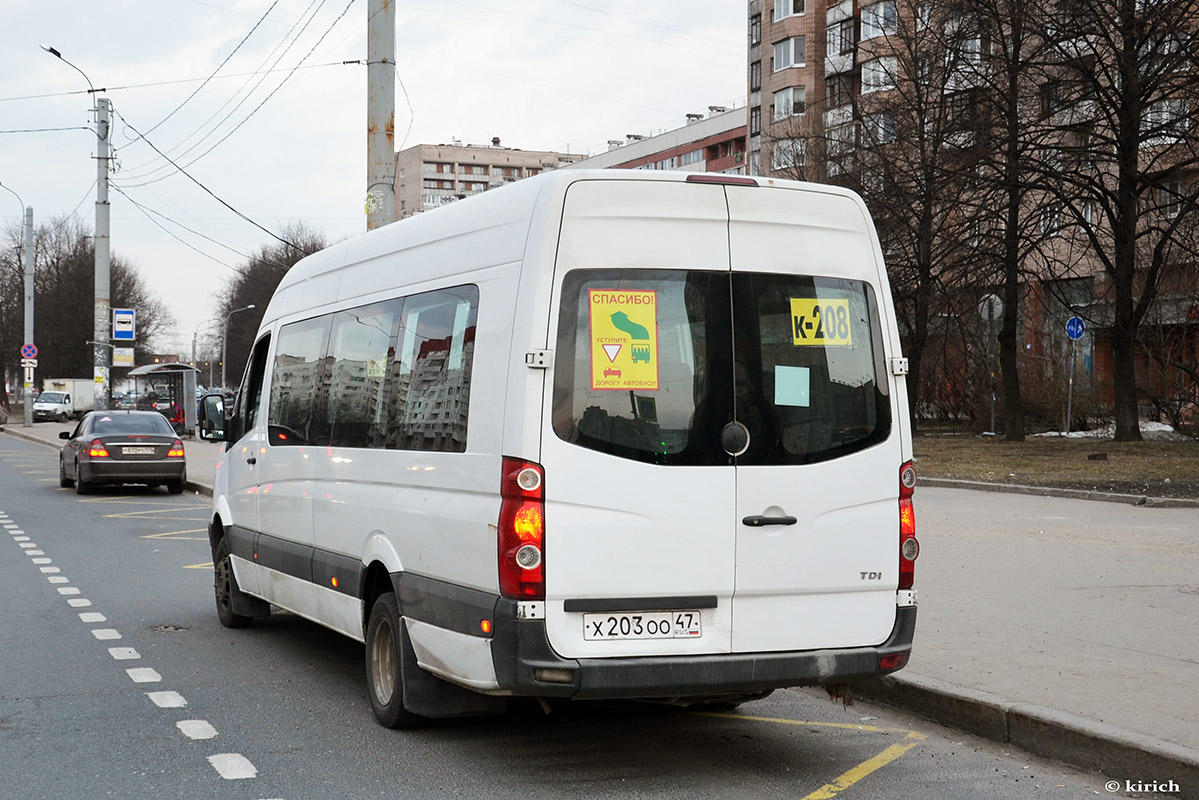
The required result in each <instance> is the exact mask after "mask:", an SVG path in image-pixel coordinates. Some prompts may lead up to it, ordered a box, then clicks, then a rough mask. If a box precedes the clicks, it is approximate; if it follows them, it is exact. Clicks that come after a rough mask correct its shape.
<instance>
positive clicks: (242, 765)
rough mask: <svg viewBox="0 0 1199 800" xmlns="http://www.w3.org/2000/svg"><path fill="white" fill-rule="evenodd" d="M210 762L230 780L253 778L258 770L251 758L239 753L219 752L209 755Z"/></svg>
mask: <svg viewBox="0 0 1199 800" xmlns="http://www.w3.org/2000/svg"><path fill="white" fill-rule="evenodd" d="M208 763H209V764H212V766H213V768H214V769H215V770H216V771H217V772H219V773H220V775H221V777H222V778H225V779H226V780H230V781H236V780H242V779H243V778H253V777H255V776H256V775H257V774H258V770H257V769H256V768H255V767H254V765H253V764H251V763H250V761H249V759H247V758H246V757H245V756H243V755H240V754H238V753H218V754H216V755H215V756H209V757H208Z"/></svg>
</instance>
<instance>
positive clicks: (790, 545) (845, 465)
mask: <svg viewBox="0 0 1199 800" xmlns="http://www.w3.org/2000/svg"><path fill="white" fill-rule="evenodd" d="M728 199H729V200H728V201H729V217H730V224H729V238H730V253H731V260H732V269H733V271H734V272H737V271H747V272H772V273H793V274H804V273H806V274H815V275H826V276H834V277H844V278H851V279H855V280H860V281H864V282H866V283H867V284H869V285H870V286H871V287H872V288H873V289H874V291H875V294H876V296H878V297H879V305H880V314H881V315H883V316H884V320H885V322H884V325H883V328H884V330H887V331H896V330H897V329H898V326H897V325H895V324H894V321H893V318H891V314H892V313H893V312H892V310H891V308H890V292H889V290H888V289H887V286H888V282H887V276H886V274H885V271H884V270H883V268H882V261H881V260H879V259H876V257H875V251H874V237H873V235H872V233H873V229H872V227H871V225H870V221H869V215H868V214H867V213H866V210H865V208H864V207H863V206H862V205H861V203H860V201H855V199H854V198H852V197H849V196H844V195H840V196H838V195H834V194H828V193H822V192H817V191H804V192H800V191H783V192H764V191H761V187H740V186H731V187H729V191H728ZM800 221H802V222H800ZM884 295H885V300H884V299H883V298H882V296H884ZM887 344H889V345H891V346H892V347H894V346H895V344H896V343H895V342H894V341H890V342H887ZM893 352H898V350H897V349H896V350H894V351H893ZM878 379H879V380H882V381H887V382H888V383H889V394H890V396H891V397H892V398H894V397H895V396H896V395H897V394H900V393H901V392H900V387H899V386H898V384H897V381H896V378H895V376H893V375H891V374H890V371H889V370H886V369H881V370H879V375H878ZM906 424H907V421H906V419H903V418H902V416H901V414H900V412H899V409H898V408H897V407H896V406H895V405H894V403H892V426H893V430H892V435H891V436H890V438H888V439H887V440H886V441H884V442H882V443H880V444H877V445H875V446H873V447H870V448H868V449H866V450H863V451H860V452H857V453H853V454H851V455H847V456H843V457H841V458H835V459H832V460H831V461H824V462H821V463H818V464H809V465H802V466H769V467H763V466H739V467H738V468H737V491H736V495H737V519H738V520H741V519H743V518H745V517H748V516H751V515H755V514H765V513H768V509H777V510H776V511H774V512H771V513H775V514H778V513H781V514H785V515H790V516H794V517H796V518H798V522H797V523H796V524H794V525H791V526H787V527H780V526H768V527H760V528H755V527H749V526H746V525H743V524H739V525H738V531H737V554H736V564H737V591H736V596H735V597H734V598H733V618H734V620H735V626H734V634H733V649H734V650H736V651H742V652H743V651H757V650H808V649H815V648H832V647H852V646H854V645H855V644H861V643H863V642H869V643H879V642H882V641H884V640H885V639H886V638H887V636H888V635H889V634H890V633H891V629H892V627H893V625H894V622H895V589H896V586H897V585H898V578H899V575H898V560H897V559H896V558H895V528H896V520H897V515H898V502H899V497H898V490H899V470H898V465H899V464H900V463H902V461H903V449H902V447H901V445H900V442H901V440H902V438H903V437H902V436H901V435H900V430H901V428H900V426H902V425H906ZM876 576H881V577H876Z"/></svg>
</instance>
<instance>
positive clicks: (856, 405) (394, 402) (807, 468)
mask: <svg viewBox="0 0 1199 800" xmlns="http://www.w3.org/2000/svg"><path fill="white" fill-rule="evenodd" d="M247 365H248V366H247V369H246V374H245V377H244V378H243V380H242V382H241V389H240V391H239V393H238V395H237V400H236V402H235V404H234V408H233V410H232V414H231V415H230V417H229V418H228V420H226V419H224V416H223V413H222V412H221V410H220V409H219V406H220V405H221V400H220V398H219V397H217V396H212V397H210V398H207V399H206V400H205V404H204V408H203V409H202V414H201V436H208V437H209V438H219V439H222V440H224V441H226V442H227V444H226V452H225V455H224V457H223V458H222V459H221V461H220V463H219V464H218V466H217V470H216V474H215V487H214V491H213V515H212V518H211V522H210V525H209V536H210V540H211V546H212V553H213V563H214V565H215V570H216V581H215V586H216V604H217V611H218V614H219V616H220V619H221V622H222V623H224V624H225V625H227V626H231V627H240V626H244V625H248V624H250V623H251V622H252V621H253V619H254V618H255V617H257V616H261V615H263V614H266V613H269V611H270V606H271V605H275V606H279V607H282V608H285V609H288V610H289V611H292V612H294V613H296V614H299V615H301V616H303V617H306V618H308V619H311V620H314V621H316V622H318V623H321V624H323V625H326V626H328V627H330V628H332V629H334V630H338V631H341V632H342V633H344V634H345V635H347V636H350V637H352V638H354V639H357V640H359V641H363V642H365V644H366V662H367V670H366V672H367V685H368V689H369V692H368V693H369V697H370V701H371V705H372V707H373V710H374V712H375V715H376V717H377V718H378V720H379V721H380V722H381V723H383V724H384V725H387V726H391V727H405V726H410V725H415V724H419V723H420V722H421V721H422V720H423V719H424V718H427V717H449V716H456V715H465V714H471V713H486V712H488V711H494V710H496V709H497V708H498V707H501V706H502V703H503V699H504V698H505V697H507V696H530V697H541V698H571V699H576V700H583V699H604V698H648V699H655V700H659V701H667V702H675V703H680V704H694V703H700V704H714V703H716V704H729V703H734V704H735V703H738V702H741V701H744V700H748V699H753V698H756V697H761V696H763V695H765V694H768V693H769V692H770V691H771V690H773V689H777V688H780V687H788V686H801V685H813V684H824V685H839V684H845V683H847V682H850V681H852V680H855V679H858V678H864V677H868V676H874V675H881V674H885V673H889V672H893V671H895V670H898V669H901V668H902V667H903V666H904V665H905V664H906V663H907V660H908V655H909V653H910V651H911V646H912V636H913V631H914V629H915V621H916V592H915V589H914V587H913V580H914V568H915V560H916V556H917V554H918V552H919V545H918V543H917V540H916V528H915V517H914V514H913V506H912V493H913V486H914V484H915V480H916V475H915V471H914V470H913V468H912V443H911V432H910V430H909V426H908V404H907V395H906V389H905V385H904V377H903V376H904V374H905V373H906V367H907V362H906V360H905V359H903V357H902V355H901V353H900V339H899V326H898V324H897V321H896V315H895V309H894V306H893V304H892V300H891V292H890V288H889V285H888V280H887V272H886V269H885V267H884V264H883V256H882V252H881V250H880V248H879V244H878V239H877V237H876V235H875V232H874V227H873V224H872V223H871V220H870V216H869V214H868V212H867V210H866V207H865V205H864V204H863V203H862V201H861V199H860V198H859V197H858V196H857V195H855V194H853V193H852V192H850V191H847V190H844V189H840V188H836V187H831V186H819V185H814V184H804V183H796V182H792V181H782V180H772V179H768V178H749V177H745V176H733V175H716V174H687V173H680V172H666V171H653V172H650V171H634V170H604V171H582V170H578V171H576V170H570V171H567V170H556V171H553V172H549V173H546V174H544V175H541V176H538V177H534V178H530V179H527V180H524V181H520V182H517V183H513V184H511V185H509V186H506V187H504V188H500V189H497V190H494V191H490V192H486V193H484V194H480V195H477V196H475V197H471V198H468V199H466V200H463V201H460V202H457V203H453V204H451V205H448V206H445V207H443V208H440V209H437V210H434V211H429V212H426V213H424V214H420V215H418V216H416V217H412V218H410V219H406V220H403V221H400V222H397V223H395V224H392V225H387V226H385V227H383V228H380V229H379V230H376V231H373V232H371V233H368V234H366V235H364V236H361V237H358V238H355V239H351V240H348V241H345V242H342V243H340V244H337V245H334V246H332V247H329V248H327V249H325V250H322V251H321V252H319V253H316V254H315V255H312V256H309V257H308V258H306V259H304V260H303V261H301V262H300V263H299V264H297V265H296V266H295V267H293V268H292V269H291V270H290V271H288V273H287V275H285V276H284V278H283V280H282V282H281V283H280V284H279V287H278V289H277V290H276V291H275V295H274V297H273V299H272V300H271V302H270V305H269V307H268V308H267V309H266V312H265V315H264V316H263V319H262V323H261V327H260V329H259V331H258V334H257V337H256V339H255V344H254V347H253V350H252V351H251V353H250V357H249V358H248V360H247ZM217 429H220V433H219V434H218V433H217V432H216V431H217Z"/></svg>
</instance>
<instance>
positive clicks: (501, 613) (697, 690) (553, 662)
mask: <svg viewBox="0 0 1199 800" xmlns="http://www.w3.org/2000/svg"><path fill="white" fill-rule="evenodd" d="M496 612H497V613H496V616H495V623H496V624H495V634H494V638H493V640H492V643H491V652H492V659H493V662H494V664H495V674H496V679H497V681H498V682H499V684H500V686H501V687H502V688H503V689H506V690H508V691H510V692H511V693H512V694H516V695H534V696H542V697H569V698H573V699H576V700H584V699H612V698H679V697H702V696H705V695H713V696H719V695H728V694H730V693H752V692H759V691H767V690H770V689H781V688H785V687H789V686H815V685H827V684H840V683H850V682H853V681H855V680H860V679H863V678H869V677H874V676H878V675H885V674H887V673H890V672H895V671H897V670H898V669H900V668H901V667H902V665H903V664H904V663H906V658H902V656H905V655H906V654H907V653H909V652H911V649H912V637H913V634H914V632H915V629H916V607H915V606H908V607H900V608H897V609H896V615H895V626H894V628H893V629H892V631H891V635H890V636H889V637H888V638H887V640H886V641H885V642H883V643H882V644H880V645H877V646H875V647H853V648H844V649H835V650H806V651H795V652H766V653H728V654H717V655H702V656H670V657H639V658H585V659H566V658H561V657H560V656H558V655H557V654H556V653H554V651H553V649H552V648H551V647H550V644H549V640H548V639H547V637H546V632H545V622H544V620H518V619H517V618H516V609H515V603H514V602H513V601H509V600H500V602H499V604H498V607H497V608H496ZM888 656H891V657H895V656H899V657H900V658H898V659H895V658H892V659H890V660H889V661H890V663H896V662H898V663H897V665H896V666H893V667H890V668H883V667H880V661H881V660H882V659H884V658H887V657H888Z"/></svg>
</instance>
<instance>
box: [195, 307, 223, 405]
mask: <svg viewBox="0 0 1199 800" xmlns="http://www.w3.org/2000/svg"><path fill="white" fill-rule="evenodd" d="M216 324H217V321H216V320H213V319H206V320H204V321H203V322H201V323H200V324H199V325H197V326H196V329H195V330H194V331H192V366H194V367H195V368H196V369H199V368H200V360H199V354H198V353H197V349H196V341H197V339H199V337H200V328H203V327H206V326H208V325H216ZM212 369H213V367H212V342H211V334H209V352H208V388H210V389H211V388H212V385H213V384H212Z"/></svg>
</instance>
